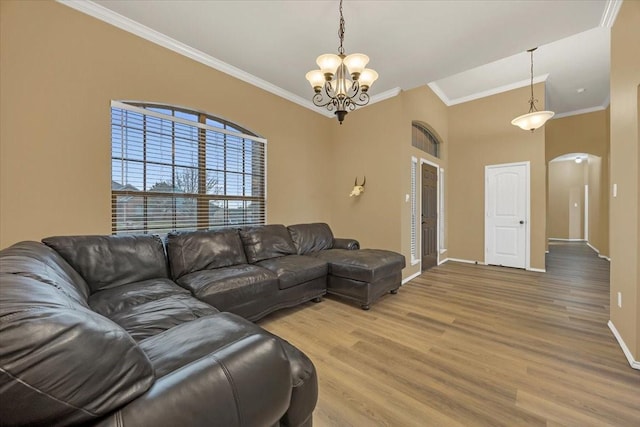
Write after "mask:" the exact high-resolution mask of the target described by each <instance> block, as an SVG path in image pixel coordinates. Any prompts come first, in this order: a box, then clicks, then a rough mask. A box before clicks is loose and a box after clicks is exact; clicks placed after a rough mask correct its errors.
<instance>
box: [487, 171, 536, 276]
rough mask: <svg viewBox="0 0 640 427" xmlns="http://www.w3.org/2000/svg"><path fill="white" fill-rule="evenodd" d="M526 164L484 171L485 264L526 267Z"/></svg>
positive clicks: (527, 193)
mask: <svg viewBox="0 0 640 427" xmlns="http://www.w3.org/2000/svg"><path fill="white" fill-rule="evenodd" d="M528 231H529V163H528V162H527V163H515V164H508V165H492V166H487V167H486V168H485V263H486V264H494V265H503V266H505V267H516V268H527V267H528V263H529V262H528V261H529V259H528V253H529V246H528V240H529V239H528V235H529V232H528Z"/></svg>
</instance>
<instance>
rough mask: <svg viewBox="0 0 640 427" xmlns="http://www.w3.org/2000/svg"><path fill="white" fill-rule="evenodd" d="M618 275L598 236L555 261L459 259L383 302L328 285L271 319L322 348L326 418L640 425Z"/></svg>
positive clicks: (314, 349) (388, 422)
mask: <svg viewBox="0 0 640 427" xmlns="http://www.w3.org/2000/svg"><path fill="white" fill-rule="evenodd" d="M608 277H609V265H608V262H607V261H605V260H602V259H599V258H598V257H597V256H596V255H595V254H594V252H593V251H591V250H590V249H589V248H588V247H587V246H586V245H584V244H581V243H578V244H576V243H561V244H553V245H551V246H550V254H549V255H548V257H547V273H534V272H526V271H522V270H514V269H508V268H499V267H489V266H478V265H471V264H461V263H454V262H449V263H445V264H443V265H441V266H439V267H435V268H433V269H431V270H430V271H428V272H426V273H425V274H423V275H421V276H420V277H418V278H416V279H414V280H412V281H411V282H409V283H407V284H406V285H404V286H403V287H402V288H400V292H399V293H398V294H397V295H387V296H385V297H383V298H382V299H381V300H380V301H379V302H378V303H376V304H374V305H373V306H372V308H371V310H370V311H363V310H360V309H359V308H358V307H357V306H355V305H351V304H348V303H345V302H342V301H340V300H337V299H335V298H332V297H327V298H326V299H325V300H324V301H323V302H322V303H319V304H314V303H308V304H304V305H302V306H300V307H297V308H294V309H289V310H283V311H280V312H278V313H275V314H273V315H271V316H269V317H267V318H265V319H264V320H263V321H261V322H260V325H261V326H262V327H264V328H266V329H268V330H270V331H272V332H274V333H276V334H277V335H279V336H281V337H283V338H285V339H287V340H288V341H290V342H291V343H293V344H294V345H296V346H297V347H299V348H300V349H302V350H303V351H304V352H305V353H306V354H307V355H308V356H309V357H310V358H311V359H312V360H313V362H314V364H315V366H316V369H317V371H318V377H319V388H320V396H319V400H318V405H317V407H316V410H315V412H314V425H315V427H323V426H378V425H384V426H460V425H464V426H475V425H483V426H545V425H546V426H640V372H638V371H637V370H633V369H631V367H630V366H629V364H628V363H627V360H626V359H625V357H624V354H623V353H622V350H621V349H620V347H619V346H618V344H617V342H616V341H615V338H614V337H613V335H612V334H611V332H610V331H609V329H608V327H607V321H608V320H609V284H608Z"/></svg>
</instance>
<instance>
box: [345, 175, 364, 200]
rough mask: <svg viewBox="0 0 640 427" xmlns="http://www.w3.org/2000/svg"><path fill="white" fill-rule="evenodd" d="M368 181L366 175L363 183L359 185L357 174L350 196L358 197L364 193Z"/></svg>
mask: <svg viewBox="0 0 640 427" xmlns="http://www.w3.org/2000/svg"><path fill="white" fill-rule="evenodd" d="M366 183H367V177H366V176H365V177H364V180H363V181H362V184H360V185H358V177H357V176H356V181H355V182H354V183H353V190H351V193H350V194H349V197H358V196H359V195H361V194H362V193H364V185H365V184H366Z"/></svg>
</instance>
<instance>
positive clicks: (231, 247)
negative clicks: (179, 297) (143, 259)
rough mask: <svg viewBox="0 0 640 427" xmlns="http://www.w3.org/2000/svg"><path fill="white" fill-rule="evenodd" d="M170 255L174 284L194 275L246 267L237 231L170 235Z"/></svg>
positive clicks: (168, 248)
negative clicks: (241, 265) (200, 271)
mask: <svg viewBox="0 0 640 427" xmlns="http://www.w3.org/2000/svg"><path fill="white" fill-rule="evenodd" d="M167 255H168V257H169V265H170V267H171V276H172V277H173V279H174V280H176V279H179V278H180V277H182V276H184V275H185V274H188V273H192V272H194V271H199V270H211V269H214V268H220V267H228V266H230V265H237V264H246V263H247V258H246V257H245V255H244V248H243V246H242V240H240V235H239V234H238V230H236V229H226V230H220V231H191V232H183V233H169V235H168V236H167Z"/></svg>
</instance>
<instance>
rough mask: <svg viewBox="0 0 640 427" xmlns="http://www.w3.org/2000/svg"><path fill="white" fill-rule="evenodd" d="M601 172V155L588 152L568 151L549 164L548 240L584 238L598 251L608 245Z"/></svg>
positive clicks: (604, 188)
mask: <svg viewBox="0 0 640 427" xmlns="http://www.w3.org/2000/svg"><path fill="white" fill-rule="evenodd" d="M603 173H605V170H604V169H603V159H602V157H600V156H596V155H593V154H589V153H567V154H564V155H561V156H558V157H556V158H554V159H552V160H551V161H550V162H549V163H548V179H547V185H548V187H547V195H548V201H547V237H548V239H549V240H564V241H585V242H587V244H588V245H589V246H591V248H592V249H594V250H595V251H596V252H598V254H600V253H601V248H603V247H606V248H608V245H605V246H603V243H604V240H605V239H608V233H607V232H606V230H608V219H607V218H608V215H605V214H604V212H603V209H604V206H605V203H603V198H606V195H607V193H606V191H607V187H606V184H604V185H603V183H606V180H604V179H603ZM602 256H606V254H603V255H602Z"/></svg>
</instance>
